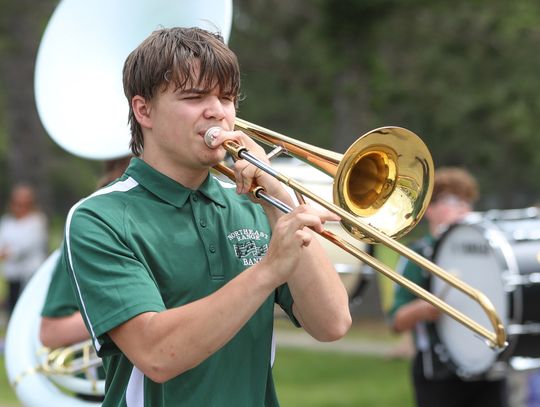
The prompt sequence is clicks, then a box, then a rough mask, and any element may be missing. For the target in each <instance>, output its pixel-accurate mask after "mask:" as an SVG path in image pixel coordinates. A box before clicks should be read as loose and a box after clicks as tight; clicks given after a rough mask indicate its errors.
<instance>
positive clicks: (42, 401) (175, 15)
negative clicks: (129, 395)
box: [5, 0, 233, 407]
mask: <svg viewBox="0 0 540 407" xmlns="http://www.w3.org/2000/svg"><path fill="white" fill-rule="evenodd" d="M232 12H233V6H232V0H204V1H200V0H182V1H172V0H145V1H144V0H115V1H112V2H111V1H106V0H93V1H91V2H88V1H84V0H62V1H61V2H60V3H59V5H58V6H57V8H56V10H55V11H54V13H53V15H52V17H51V19H50V21H49V23H48V25H47V27H46V29H45V32H44V34H43V38H42V41H41V44H40V47H39V51H38V55H37V60H36V71H35V81H34V86H35V89H34V90H35V99H36V104H37V109H38V113H39V117H40V119H41V121H42V123H43V125H44V127H45V129H46V131H47V133H48V134H49V136H50V137H51V138H52V139H53V140H54V141H55V142H56V143H57V144H58V145H59V146H60V147H62V148H63V149H65V150H66V151H68V152H69V153H71V154H74V155H76V156H79V157H82V158H87V159H93V160H106V159H113V158H119V157H122V156H126V155H128V154H129V140H130V132H129V127H128V124H127V116H128V104H127V101H126V99H125V96H124V92H123V89H122V67H123V63H124V61H125V59H126V57H127V55H128V54H129V53H130V52H131V51H132V50H133V49H134V48H135V47H136V46H137V45H138V44H139V43H140V42H141V41H142V40H143V39H144V38H146V37H147V36H148V35H149V34H150V33H151V32H152V31H154V30H156V29H159V28H162V27H174V26H185V27H194V26H197V27H201V28H204V29H207V30H209V31H213V32H219V33H221V35H222V36H223V38H224V39H225V40H226V41H227V40H228V38H229V35H230V31H231V26H232ZM57 258H58V251H55V252H54V253H53V254H51V256H50V257H49V258H48V259H47V260H46V261H45V263H44V264H43V265H42V266H41V267H40V268H39V269H38V270H37V271H36V273H35V275H34V277H33V278H32V279H31V280H30V282H29V283H28V285H27V287H26V288H25V290H24V292H23V294H22V295H21V298H20V300H19V301H18V303H17V305H16V307H15V309H14V312H13V314H12V316H11V318H10V321H9V325H8V328H7V333H6V349H5V358H6V369H7V373H8V379H9V381H10V383H11V385H12V386H13V387H14V389H15V392H16V394H17V397H18V398H19V399H20V400H21V402H22V403H23V404H24V405H25V406H29V407H34V406H35V407H38V406H55V407H77V406H97V405H99V403H95V402H89V401H83V400H81V399H78V398H76V397H74V396H71V395H70V394H69V393H67V392H64V391H62V390H60V388H59V387H58V386H57V385H60V386H61V387H63V388H64V389H67V390H68V392H73V393H82V394H89V393H94V394H95V393H96V392H97V393H98V394H103V391H104V384H103V381H98V382H97V383H96V382H94V383H90V382H89V381H88V380H85V379H84V378H78V377H75V376H66V375H50V374H44V372H43V370H44V369H43V367H44V364H43V360H44V356H43V345H42V344H41V343H40V341H39V332H38V331H39V325H40V314H41V309H42V307H43V303H44V301H45V296H46V292H47V289H48V286H49V282H50V279H51V276H52V272H53V269H54V266H55V264H56V261H57ZM53 382H54V383H53ZM96 386H97V387H96ZM96 389H97V390H96Z"/></svg>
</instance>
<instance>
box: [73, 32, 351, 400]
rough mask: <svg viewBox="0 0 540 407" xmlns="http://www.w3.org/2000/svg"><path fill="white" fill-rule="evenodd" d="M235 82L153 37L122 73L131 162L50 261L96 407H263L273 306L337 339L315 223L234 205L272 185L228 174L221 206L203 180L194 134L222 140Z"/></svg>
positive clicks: (310, 214) (281, 192) (189, 47)
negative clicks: (90, 343)
mask: <svg viewBox="0 0 540 407" xmlns="http://www.w3.org/2000/svg"><path fill="white" fill-rule="evenodd" d="M239 78H240V75H239V68H238V63H237V60H236V57H235V55H234V53H233V52H232V51H231V50H229V49H228V48H227V47H226V45H224V43H223V41H222V39H221V38H220V37H219V36H217V35H214V34H211V33H208V32H206V31H204V30H201V29H197V28H191V29H185V28H173V29H163V30H159V31H156V32H154V33H153V34H151V35H150V36H149V37H148V38H147V39H146V40H145V41H143V43H142V44H141V45H140V46H139V47H138V48H137V49H135V50H134V51H133V52H132V53H131V54H130V55H129V56H128V58H127V60H126V63H125V66H124V90H125V93H126V97H127V99H128V101H129V104H130V114H129V120H130V123H131V130H132V141H131V147H132V151H133V154H134V155H135V156H136V157H137V158H134V159H133V160H132V162H131V164H130V166H129V168H128V169H127V171H126V173H125V174H124V175H123V176H122V177H121V178H120V180H119V181H118V182H116V183H114V184H112V185H110V186H109V187H107V188H105V189H102V190H100V191H99V192H97V193H96V194H94V195H92V196H90V197H89V198H87V199H85V200H83V201H81V202H80V203H78V204H77V205H75V206H74V207H73V208H72V210H71V212H70V214H69V216H68V220H67V224H66V234H65V245H64V257H63V261H64V262H65V263H66V265H67V267H68V269H69V272H70V276H71V278H72V283H73V287H74V290H75V291H76V292H77V295H78V301H79V305H80V309H81V312H82V314H83V317H84V318H85V322H86V324H87V327H88V329H89V331H90V332H91V337H92V339H93V340H94V344H95V346H96V349H97V351H98V354H99V355H100V356H101V357H103V360H104V365H105V368H106V370H107V378H106V383H107V390H106V395H105V400H104V404H103V405H104V406H126V405H129V406H131V405H140V406H143V405H144V406H173V405H174V406H276V405H278V402H277V399H276V394H275V390H274V386H273V381H272V374H271V364H272V359H273V349H272V325H273V307H274V303H278V304H280V305H281V306H282V307H283V308H284V309H285V310H286V312H287V313H288V314H289V316H290V317H291V318H292V319H293V321H294V322H295V323H297V324H298V325H301V326H302V327H303V328H304V329H306V331H308V332H309V333H310V334H311V335H313V336H314V337H315V338H317V339H319V340H323V341H332V340H336V339H338V338H341V337H342V336H343V335H344V334H345V333H346V332H347V330H348V328H349V327H350V324H351V316H350V313H349V309H348V298H347V293H346V290H345V288H344V287H343V285H342V283H341V281H340V279H339V276H338V275H337V273H336V271H335V270H334V269H333V267H332V264H331V263H330V261H329V260H328V259H327V257H326V255H325V254H324V253H323V251H322V249H321V247H320V245H319V243H318V242H317V239H316V238H315V236H314V234H313V232H312V231H311V230H309V229H308V228H309V227H311V228H313V229H315V230H319V231H320V230H321V229H322V228H323V223H324V222H325V221H327V220H336V216H335V215H333V214H331V213H328V212H320V211H317V210H315V209H313V208H309V207H306V206H300V207H298V208H296V209H294V210H293V211H292V212H291V213H290V214H286V215H285V214H283V213H281V212H280V211H279V210H277V209H275V208H274V207H271V206H268V205H266V204H263V203H262V204H259V203H253V202H252V201H251V200H250V198H249V197H248V196H247V195H246V194H247V193H248V191H249V189H250V186H251V185H252V184H253V183H254V182H255V183H257V184H259V185H261V186H263V187H264V188H265V189H266V190H267V192H268V193H269V194H271V195H273V196H275V197H276V198H278V199H280V200H282V201H284V202H286V203H287V204H289V205H292V204H293V203H292V201H291V198H290V196H289V194H288V193H287V192H286V190H285V189H284V188H283V186H282V185H281V183H279V182H278V181H276V180H275V179H274V178H272V177H271V176H269V175H267V174H265V173H263V172H262V171H260V170H258V169H256V168H255V167H253V166H252V165H249V164H248V163H246V162H245V161H243V160H240V161H238V162H237V163H236V164H235V166H234V171H235V176H236V191H235V190H234V188H233V189H231V188H226V187H224V186H223V185H222V184H221V183H220V182H219V181H217V180H216V179H215V178H213V177H212V176H210V174H209V170H210V168H211V167H212V166H214V165H215V164H217V163H219V162H220V161H221V160H222V159H223V158H224V155H225V151H224V149H223V148H222V147H218V148H214V149H211V148H209V147H208V146H207V145H206V144H205V142H204V139H203V137H204V134H205V132H206V131H207V130H208V129H209V128H211V127H215V126H218V127H220V128H222V129H223V130H222V131H221V132H219V133H218V134H217V136H218V139H219V141H220V142H222V141H223V140H224V139H235V140H236V141H237V142H238V143H240V144H242V145H245V146H246V147H247V148H248V149H249V150H250V151H251V152H252V153H254V154H256V155H258V156H259V157H261V159H265V155H264V150H263V149H262V148H261V147H260V146H258V145H257V144H256V143H254V142H253V141H252V140H251V139H249V138H248V137H246V136H245V135H244V134H243V133H241V132H237V131H233V128H234V119H235V114H236V102H237V101H238V94H239V86H240V85H239Z"/></svg>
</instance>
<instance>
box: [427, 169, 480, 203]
mask: <svg viewBox="0 0 540 407" xmlns="http://www.w3.org/2000/svg"><path fill="white" fill-rule="evenodd" d="M448 195H453V196H455V197H457V198H459V199H462V200H463V201H465V202H467V203H470V204H472V203H474V202H475V201H476V200H477V199H478V183H477V182H476V179H475V178H474V177H473V176H472V175H471V174H470V173H469V172H468V171H466V170H464V169H463V168H458V167H441V168H438V169H437V170H436V171H435V182H434V185H433V195H432V198H431V201H432V202H435V201H437V200H438V199H440V198H442V197H444V196H448Z"/></svg>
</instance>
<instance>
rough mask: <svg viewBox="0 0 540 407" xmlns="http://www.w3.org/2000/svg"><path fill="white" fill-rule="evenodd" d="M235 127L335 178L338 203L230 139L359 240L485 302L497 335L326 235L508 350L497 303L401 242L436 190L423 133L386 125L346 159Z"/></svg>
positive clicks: (237, 153) (240, 153) (234, 152)
mask: <svg viewBox="0 0 540 407" xmlns="http://www.w3.org/2000/svg"><path fill="white" fill-rule="evenodd" d="M215 129H216V128H211V129H208V131H207V132H206V135H205V141H206V143H207V144H208V145H209V146H211V145H212V141H213V134H212V133H213V131H215ZM235 129H236V130H241V131H243V132H244V133H246V134H247V135H248V136H250V137H251V138H253V139H255V140H256V141H259V142H261V143H263V144H266V145H268V146H272V147H274V150H272V151H271V152H270V153H269V154H268V157H269V158H271V157H274V156H276V155H278V154H281V153H286V154H288V155H290V156H293V157H296V158H298V159H300V160H302V161H304V162H306V163H308V164H309V165H312V166H313V167H315V168H317V169H319V170H321V171H323V172H325V173H326V174H328V175H330V176H331V177H333V178H334V185H333V195H334V202H335V203H331V202H328V201H326V200H324V199H322V198H321V197H319V196H317V195H315V194H313V193H312V192H311V191H309V190H308V189H307V188H305V187H304V186H302V185H301V184H299V183H298V182H296V181H295V180H293V179H292V178H289V177H287V176H286V175H284V174H281V173H279V172H277V171H276V170H275V169H274V168H272V167H271V166H269V165H267V164H266V163H265V162H263V161H261V160H259V159H258V158H257V157H255V156H254V155H252V154H250V153H249V151H248V150H247V149H246V148H245V147H243V146H240V145H239V144H238V143H236V142H234V141H231V140H227V141H225V142H224V143H223V147H224V148H225V149H226V150H227V151H228V153H229V154H231V156H232V157H233V158H234V159H239V158H241V159H245V160H247V161H249V162H250V163H252V164H253V165H255V166H257V167H258V168H260V169H261V170H263V171H265V172H267V173H268V174H270V175H272V176H274V177H275V178H276V179H278V180H279V181H281V182H282V183H284V184H285V185H287V186H289V187H290V188H291V189H292V190H294V191H295V193H296V196H297V197H298V199H299V201H300V202H303V201H304V198H303V197H304V196H305V197H308V198H309V199H311V200H313V201H314V202H316V203H318V204H319V205H321V206H323V207H324V208H326V209H328V210H330V211H331V212H334V213H336V214H337V215H339V216H340V217H341V224H342V226H343V227H344V228H345V230H347V232H349V233H350V234H351V235H352V236H354V237H355V238H357V239H360V240H363V241H367V242H368V243H382V244H384V245H386V246H387V247H389V248H391V249H393V250H395V251H396V252H397V253H399V254H400V255H402V256H404V257H406V258H408V259H409V260H411V261H413V262H415V263H416V264H418V265H419V266H421V267H422V268H423V269H425V270H427V271H428V272H430V273H431V274H434V275H436V276H437V277H439V278H441V279H442V280H444V281H445V282H446V283H448V284H449V285H451V286H452V287H454V288H456V289H458V290H460V291H461V292H462V293H464V294H466V295H467V296H468V297H470V298H471V299H472V300H474V301H475V302H477V303H478V304H479V305H480V306H481V307H482V309H483V310H484V312H485V313H486V315H487V317H488V319H489V321H490V323H491V325H492V327H493V332H491V331H489V330H488V329H486V328H485V327H484V326H482V325H481V324H479V323H478V322H476V321H474V320H472V319H471V318H469V317H468V316H466V315H464V314H463V313H461V312H460V311H458V310H456V309H455V308H454V307H452V306H450V305H449V304H447V303H445V302H444V301H442V300H441V299H440V298H438V297H437V296H435V295H433V294H432V293H430V292H429V291H426V290H425V289H423V288H421V287H420V286H418V285H417V284H415V283H413V282H412V281H410V280H408V279H406V278H405V277H403V276H402V275H400V274H399V273H397V272H396V271H394V270H392V269H391V268H389V267H388V266H386V265H385V264H383V263H382V262H380V261H379V260H377V259H376V258H374V257H372V256H370V255H369V254H367V253H365V252H363V251H361V250H359V249H357V248H356V247H355V246H354V245H352V244H350V243H349V242H348V241H346V240H344V239H342V238H341V237H339V236H337V235H335V234H333V233H331V232H329V231H324V232H322V233H321V235H322V236H323V237H324V238H326V239H328V240H329V241H331V242H332V243H334V244H336V245H337V246H339V247H340V248H341V249H343V250H345V251H346V252H348V253H350V254H352V255H353V256H355V257H357V258H358V259H359V260H361V261H362V262H364V263H366V264H368V265H369V266H371V267H372V268H373V269H374V270H377V271H379V272H380V273H382V274H383V275H385V276H386V277H388V278H390V279H391V280H393V281H394V282H396V283H397V284H400V285H402V286H404V287H405V288H407V289H408V290H410V291H412V292H413V293H414V294H416V295H417V296H418V297H420V298H422V299H423V300H425V301H427V302H429V303H430V304H432V305H433V306H435V307H436V308H437V309H439V310H440V311H442V312H444V313H446V314H447V315H449V316H450V317H452V318H454V319H455V320H456V321H458V322H459V323H461V324H462V325H464V326H466V327H467V328H469V329H470V330H472V331H473V332H475V333H476V334H478V335H480V336H481V337H483V338H485V339H486V341H487V344H488V346H490V347H491V348H493V349H495V350H502V349H504V347H505V346H506V344H507V343H506V334H505V330H504V326H503V324H502V322H501V320H500V318H499V316H498V315H497V312H496V310H495V308H494V306H493V304H492V303H491V302H490V300H489V299H488V298H487V297H486V296H485V295H484V294H483V293H481V292H480V291H478V290H476V289H474V288H472V287H470V286H469V285H467V284H466V283H464V282H463V281H461V280H459V279H458V278H456V277H454V276H453V275H451V274H449V273H447V272H446V271H444V270H443V269H442V268H440V267H439V266H437V265H436V264H434V263H432V262H430V261H429V260H427V259H425V258H424V257H422V256H420V255H419V254H418V253H416V252H414V251H413V250H411V249H409V248H408V247H406V246H404V245H402V244H400V243H398V242H397V241H396V240H395V239H397V238H399V237H400V236H403V235H404V234H406V233H407V232H408V231H410V230H411V229H412V228H413V227H414V226H415V225H416V224H417V223H418V221H419V220H420V219H421V217H422V215H423V214H424V212H425V210H426V208H427V205H428V203H429V199H430V198H431V192H432V189H433V161H432V159H431V155H430V153H429V151H428V149H427V147H426V146H425V144H424V143H423V142H422V141H421V140H420V138H419V137H418V136H416V135H415V134H414V133H412V132H411V131H409V130H406V129H404V128H400V127H381V128H378V129H375V130H372V131H371V132H369V133H367V134H365V135H363V136H362V137H360V138H359V139H358V140H356V141H355V142H354V143H353V144H352V145H351V147H349V149H348V150H347V151H346V152H345V154H343V155H341V154H338V153H334V152H332V151H328V150H324V149H321V148H318V147H315V146H312V145H310V144H307V143H303V142H300V141H298V140H295V139H292V138H290V137H287V136H284V135H282V134H279V133H276V132H274V131H271V130H268V129H265V128H263V127H261V126H257V125H255V124H252V123H249V122H247V121H245V120H242V119H238V118H237V119H236V122H235ZM215 169H216V170H217V171H219V172H221V173H222V174H224V175H226V176H227V177H229V178H232V179H234V173H233V171H232V170H231V169H230V168H228V167H226V166H225V165H223V164H219V165H217V166H216V167H215ZM252 192H253V194H254V195H255V196H256V197H257V198H259V199H262V200H265V201H266V202H268V203H270V204H272V205H274V206H276V207H277V208H279V209H281V210H282V211H284V212H290V211H291V210H292V208H290V207H288V206H287V205H286V204H284V203H282V202H280V201H278V200H276V199H275V198H273V197H271V196H269V195H268V194H266V192H265V191H264V189H263V188H261V187H258V186H255V187H254V188H253V191H252Z"/></svg>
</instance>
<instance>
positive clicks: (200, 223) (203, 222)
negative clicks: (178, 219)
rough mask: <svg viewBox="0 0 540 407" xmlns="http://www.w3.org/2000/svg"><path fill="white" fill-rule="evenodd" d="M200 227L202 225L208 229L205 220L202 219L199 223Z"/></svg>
mask: <svg viewBox="0 0 540 407" xmlns="http://www.w3.org/2000/svg"><path fill="white" fill-rule="evenodd" d="M199 225H201V227H203V228H205V227H206V222H205V221H204V220H203V219H201V220H200V221H199Z"/></svg>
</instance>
